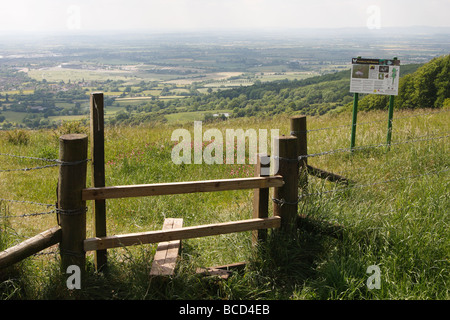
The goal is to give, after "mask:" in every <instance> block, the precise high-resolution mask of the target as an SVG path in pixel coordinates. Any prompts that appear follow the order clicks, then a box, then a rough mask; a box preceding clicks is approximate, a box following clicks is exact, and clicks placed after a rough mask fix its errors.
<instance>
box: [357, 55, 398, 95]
mask: <svg viewBox="0 0 450 320" xmlns="http://www.w3.org/2000/svg"><path fill="white" fill-rule="evenodd" d="M399 78H400V60H396V59H392V60H389V59H362V58H353V59H352V69H351V81H350V92H353V93H368V94H383V95H395V96H396V95H398V83H399Z"/></svg>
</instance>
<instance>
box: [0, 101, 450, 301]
mask: <svg viewBox="0 0 450 320" xmlns="http://www.w3.org/2000/svg"><path fill="white" fill-rule="evenodd" d="M428 112H433V110H416V111H414V112H412V111H398V112H396V114H395V122H394V126H393V142H394V143H396V142H402V141H405V140H418V141H415V142H411V143H399V144H394V145H393V146H392V148H391V150H390V151H387V150H386V148H367V149H361V150H357V151H355V152H354V153H349V152H335V153H328V154H323V155H318V156H314V157H310V158H308V164H310V165H311V166H314V167H318V168H321V169H323V170H327V171H330V172H334V173H338V174H340V175H343V176H345V177H347V178H349V179H351V180H352V181H353V183H354V185H350V188H347V187H345V186H339V185H336V184H334V183H330V182H326V181H324V180H321V179H318V178H314V177H312V176H310V177H309V185H308V190H307V193H308V194H310V195H309V196H307V197H306V198H304V199H303V200H302V201H300V202H299V206H298V207H299V214H302V215H303V216H305V217H306V218H305V219H304V220H302V221H303V223H302V224H301V226H300V227H299V229H298V230H297V231H296V232H295V233H294V234H293V235H291V237H289V238H283V237H282V236H281V235H280V234H278V233H276V232H271V233H269V238H268V240H267V242H266V243H264V244H261V245H260V246H258V247H256V248H255V247H252V245H251V236H250V233H249V232H244V233H236V234H228V235H221V236H214V237H206V238H198V239H190V240H184V241H183V248H182V253H181V259H180V261H179V262H178V266H177V269H176V273H175V275H174V276H173V277H172V278H169V279H167V281H166V282H163V283H160V282H156V281H152V280H150V278H149V274H148V273H149V270H150V267H151V263H152V260H153V255H154V253H155V250H156V245H143V246H134V247H128V248H126V249H111V250H108V252H109V263H110V268H109V271H108V272H107V273H105V274H97V273H95V272H94V271H93V266H92V261H93V260H92V259H93V257H92V255H91V254H89V255H88V272H87V273H88V276H87V279H86V281H85V282H84V283H83V287H82V290H76V291H70V290H68V289H67V288H66V285H65V279H66V277H67V276H66V275H65V274H64V273H61V271H60V270H59V258H58V257H59V256H58V254H56V255H54V254H50V255H41V256H35V257H31V258H28V259H26V260H24V261H23V262H21V263H18V264H16V265H15V266H14V267H13V268H11V269H9V270H8V271H7V272H3V271H2V273H1V274H0V297H1V299H19V300H20V299H200V300H201V299H227V300H229V299H231V300H235V299H246V300H249V299H250V300H257V299H283V300H284V299H292V300H305V299H306V300H323V299H331V300H341V299H351V300H359V299H362V300H367V299H400V300H414V299H424V300H430V299H431V300H435V299H442V300H448V299H449V298H450V296H449V291H448V281H449V279H450V270H449V268H448V257H449V256H450V242H449V239H450V236H449V229H448V224H449V222H450V221H449V215H448V213H449V212H450V201H449V200H450V199H449V189H448V188H449V183H448V181H449V173H448V171H447V170H448V166H449V162H448V159H449V144H448V143H447V139H448V138H444V139H437V140H430V139H418V137H439V136H445V134H446V131H447V130H448V123H449V120H450V119H449V113H448V112H443V113H440V114H438V115H420V114H424V113H428ZM199 115H200V113H191V114H189V115H188V114H184V117H181V118H183V120H188V122H187V123H184V124H182V123H177V122H173V121H171V122H170V123H169V124H161V125H152V126H145V125H142V126H138V127H125V126H114V127H107V128H106V132H105V141H106V145H105V152H106V156H105V157H106V159H105V160H106V185H108V186H114V185H126V184H139V183H157V182H170V181H191V180H207V179H219V178H234V177H248V176H252V175H253V166H252V165H249V164H245V165H239V164H227V165H207V164H202V165H175V164H174V163H173V162H172V161H171V150H172V147H173V146H174V142H172V141H171V134H172V132H173V130H175V129H176V128H180V127H185V128H187V129H188V130H192V126H190V125H189V121H192V120H194V119H196V118H198V117H199ZM177 116H178V117H179V116H180V114H178V115H177ZM386 116H387V115H386V112H385V111H372V112H364V113H363V112H362V113H360V115H359V117H358V121H359V123H360V124H361V125H359V126H358V130H357V139H356V143H357V146H373V145H378V144H380V143H384V142H385V138H386V137H385V136H386V123H385V120H386ZM187 117H189V118H187ZM171 120H175V119H171ZM350 123H351V114H349V113H341V114H337V115H336V114H335V115H325V116H320V117H308V129H309V130H310V132H309V133H308V151H309V152H308V153H309V154H319V153H321V152H324V151H330V150H339V149H342V148H348V147H349V141H350V140H349V139H350V126H348V125H349V124H350ZM364 123H366V124H364ZM342 125H346V126H345V127H342ZM203 126H204V128H203V130H207V129H208V128H217V129H219V130H221V131H223V132H224V130H226V129H227V128H234V129H237V128H243V129H248V128H253V129H255V130H257V129H274V128H277V129H279V130H280V134H289V117H288V116H286V115H279V116H275V117H271V118H262V117H261V118H241V119H231V120H228V121H222V122H215V123H212V124H204V125H203ZM321 128H331V129H327V130H316V129H321ZM78 129H80V128H78ZM85 131H86V132H87V131H88V130H87V128H85ZM62 132H63V131H62V129H61V130H59V131H58V130H56V131H46V130H40V131H27V132H26V134H28V137H29V139H28V143H27V144H17V145H16V144H14V143H12V142H9V141H11V140H10V139H9V138H8V134H10V133H9V132H6V131H3V132H0V153H12V154H17V155H27V156H35V157H46V158H55V157H57V155H58V133H62ZM40 164H41V163H40V162H36V161H35V160H27V159H18V158H10V157H6V156H2V157H0V168H1V169H11V168H23V167H32V166H36V165H40ZM88 167H89V166H88ZM57 172H58V169H57V168H47V169H42V170H34V171H33V170H32V171H27V172H23V171H19V172H1V173H0V174H1V175H2V178H1V179H0V183H1V185H0V190H2V193H1V194H0V198H2V199H20V200H30V201H35V202H40V203H50V204H51V203H54V202H55V201H56V199H55V188H56V184H57V177H58V175H57ZM88 175H90V170H88ZM88 181H90V178H89V179H88ZM89 184H90V183H89V182H88V185H89ZM36 186H39V188H37V187H36ZM341 189H343V191H339V190H341ZM333 190H334V191H333ZM252 196H253V191H252V190H242V191H226V192H217V193H199V194H188V195H174V196H160V197H147V198H138V199H134V198H130V199H122V200H108V201H107V230H108V234H110V235H112V234H122V233H130V232H141V231H149V230H159V229H161V226H162V222H163V220H164V218H165V217H174V218H183V219H184V226H194V225H199V224H206V223H215V222H225V221H230V220H239V219H248V218H250V217H251V214H252ZM87 205H88V208H89V210H88V213H87V215H88V216H87V221H88V229H87V237H91V236H92V223H91V221H92V210H91V205H90V204H89V203H88V204H87ZM271 208H272V205H270V210H269V212H271ZM39 210H41V211H42V210H44V211H45V210H46V208H42V207H40V206H37V205H32V204H27V203H13V202H6V201H2V202H0V216H2V217H3V218H1V219H0V228H1V233H0V235H1V237H0V249H5V248H8V247H10V246H12V245H14V244H17V243H19V242H20V241H23V240H25V239H27V238H29V237H31V236H34V235H35V234H37V233H39V232H42V231H43V230H46V229H48V228H50V227H53V226H55V225H56V219H55V217H54V215H38V216H32V217H27V218H7V219H6V218H4V216H14V215H20V214H24V213H29V212H39ZM335 224H336V225H340V226H342V227H343V229H342V230H341V231H342V233H341V234H340V235H341V236H340V237H338V238H335V237H333V236H330V235H328V234H327V232H324V231H326V230H328V229H327V228H329V226H330V225H335ZM55 250H57V249H56V248H50V249H49V250H47V252H52V251H55ZM241 261H246V262H247V264H246V267H245V269H244V270H242V271H234V272H233V274H232V276H231V277H230V278H229V279H228V280H222V279H220V278H216V277H204V276H200V275H197V274H196V273H195V270H196V269H197V268H199V267H209V266H214V265H221V264H228V263H234V262H241ZM372 265H376V266H378V267H379V269H380V279H381V287H380V289H371V290H370V289H369V288H368V287H367V285H366V281H367V280H368V277H369V276H370V274H368V273H367V272H366V271H367V268H368V267H369V266H372Z"/></svg>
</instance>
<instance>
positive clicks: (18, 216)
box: [0, 210, 56, 219]
mask: <svg viewBox="0 0 450 320" xmlns="http://www.w3.org/2000/svg"><path fill="white" fill-rule="evenodd" d="M53 213H56V210H51V211H46V212H35V213H25V214H21V215H16V216H0V219H10V218H26V217H35V216H41V215H47V214H53Z"/></svg>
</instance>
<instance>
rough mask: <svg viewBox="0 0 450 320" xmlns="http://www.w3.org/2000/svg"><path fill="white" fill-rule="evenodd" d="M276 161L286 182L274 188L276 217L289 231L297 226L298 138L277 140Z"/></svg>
mask: <svg viewBox="0 0 450 320" xmlns="http://www.w3.org/2000/svg"><path fill="white" fill-rule="evenodd" d="M277 143H278V150H276V148H275V150H274V151H275V154H274V157H275V160H276V161H278V172H277V173H275V174H278V175H281V176H282V177H283V180H284V185H283V186H282V187H277V188H274V206H273V214H274V216H280V217H281V229H282V230H289V229H290V228H291V227H292V226H295V225H296V220H297V207H298V206H297V204H298V156H297V155H298V151H297V138H296V137H294V136H281V137H276V138H275V144H277ZM277 153H278V154H277Z"/></svg>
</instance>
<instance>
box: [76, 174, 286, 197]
mask: <svg viewBox="0 0 450 320" xmlns="http://www.w3.org/2000/svg"><path fill="white" fill-rule="evenodd" d="M283 184H284V182H283V177H281V176H271V177H251V178H239V179H221V180H205V181H189V182H171V183H155V184H138V185H128V186H114V187H99V188H87V189H84V190H83V191H82V197H83V200H100V199H114V198H130V197H145V196H161V195H169V194H182V193H196V192H213V191H227V190H241V189H258V188H271V187H281V186H283Z"/></svg>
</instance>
